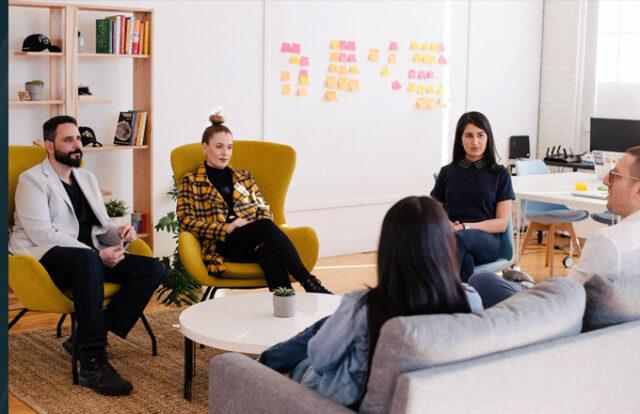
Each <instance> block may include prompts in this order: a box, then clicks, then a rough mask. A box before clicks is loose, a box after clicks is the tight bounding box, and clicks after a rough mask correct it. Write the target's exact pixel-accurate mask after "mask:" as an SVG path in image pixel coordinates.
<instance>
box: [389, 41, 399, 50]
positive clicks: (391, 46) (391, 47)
mask: <svg viewBox="0 0 640 414" xmlns="http://www.w3.org/2000/svg"><path fill="white" fill-rule="evenodd" d="M389 50H398V42H390V43H389Z"/></svg>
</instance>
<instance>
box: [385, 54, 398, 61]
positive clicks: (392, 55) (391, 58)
mask: <svg viewBox="0 0 640 414" xmlns="http://www.w3.org/2000/svg"><path fill="white" fill-rule="evenodd" d="M387 62H389V63H396V62H397V59H396V54H395V53H390V54H389V58H388V59H387Z"/></svg>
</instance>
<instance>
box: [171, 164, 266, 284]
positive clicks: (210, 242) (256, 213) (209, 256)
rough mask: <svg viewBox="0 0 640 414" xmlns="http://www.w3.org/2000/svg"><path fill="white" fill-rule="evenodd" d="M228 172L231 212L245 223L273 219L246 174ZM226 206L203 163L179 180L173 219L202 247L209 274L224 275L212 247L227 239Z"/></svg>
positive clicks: (227, 207) (257, 190) (219, 258)
mask: <svg viewBox="0 0 640 414" xmlns="http://www.w3.org/2000/svg"><path fill="white" fill-rule="evenodd" d="M229 168H231V171H232V172H233V174H232V176H231V177H232V180H233V212H234V213H235V215H236V216H237V217H239V218H243V219H245V220H247V221H249V222H252V221H256V220H259V219H263V218H266V219H270V220H272V219H273V216H272V214H271V210H270V209H269V205H268V204H267V203H266V202H265V200H264V197H263V195H262V193H261V192H260V189H259V188H258V185H257V184H256V182H255V180H254V179H253V177H252V176H251V174H250V173H249V172H248V171H245V170H236V169H234V168H233V167H231V166H229ZM228 210H229V206H227V203H226V202H225V201H224V198H223V197H222V195H221V194H220V193H219V192H218V190H217V189H216V188H215V187H214V186H213V185H212V184H211V182H210V181H209V178H208V177H207V169H206V168H205V164H204V162H203V163H202V164H201V165H200V167H198V170H197V171H196V172H195V173H194V172H193V171H191V172H189V173H187V174H186V175H185V176H184V177H183V178H182V183H181V184H180V189H179V193H178V206H177V216H178V222H179V223H180V230H181V231H188V232H189V233H192V234H193V235H195V236H196V237H197V238H198V240H200V243H202V261H203V262H204V264H205V266H206V267H207V271H208V272H209V273H220V272H224V270H225V267H224V261H223V260H222V257H221V256H220V255H219V254H218V253H217V252H216V243H217V242H218V241H224V240H225V238H226V236H227V229H228V227H229V224H227V222H226V220H227V212H228Z"/></svg>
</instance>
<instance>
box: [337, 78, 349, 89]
mask: <svg viewBox="0 0 640 414" xmlns="http://www.w3.org/2000/svg"><path fill="white" fill-rule="evenodd" d="M338 87H339V88H340V89H344V90H348V89H349V80H347V78H338Z"/></svg>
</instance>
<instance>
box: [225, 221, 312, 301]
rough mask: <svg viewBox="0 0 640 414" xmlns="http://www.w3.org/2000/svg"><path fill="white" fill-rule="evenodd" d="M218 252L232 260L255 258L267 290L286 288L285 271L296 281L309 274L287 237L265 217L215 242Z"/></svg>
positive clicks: (240, 260)
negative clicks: (263, 275)
mask: <svg viewBox="0 0 640 414" xmlns="http://www.w3.org/2000/svg"><path fill="white" fill-rule="evenodd" d="M218 252H219V253H220V254H221V255H222V257H224V258H226V259H229V260H231V261H234V262H241V263H242V262H244V263H255V262H257V263H258V264H259V265H260V267H261V268H262V271H263V272H264V274H265V278H266V279H267V286H269V289H270V290H273V289H275V288H278V287H288V288H290V287H291V283H289V274H291V275H292V276H293V277H294V278H295V279H296V280H298V281H300V282H304V281H306V280H307V279H308V278H309V276H310V273H309V271H308V270H307V269H306V268H305V267H304V264H303V263H302V260H300V256H298V252H297V251H296V248H295V246H294V245H293V243H291V240H289V238H288V237H287V235H286V234H284V233H283V232H282V230H280V228H279V227H278V226H277V225H276V224H275V223H274V222H273V221H271V220H268V219H261V220H256V221H254V222H251V223H249V224H246V225H244V226H242V227H240V228H237V229H235V230H234V231H232V232H231V234H229V235H227V239H226V240H225V241H224V242H223V243H220V244H218Z"/></svg>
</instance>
